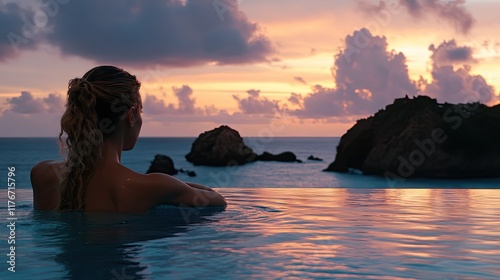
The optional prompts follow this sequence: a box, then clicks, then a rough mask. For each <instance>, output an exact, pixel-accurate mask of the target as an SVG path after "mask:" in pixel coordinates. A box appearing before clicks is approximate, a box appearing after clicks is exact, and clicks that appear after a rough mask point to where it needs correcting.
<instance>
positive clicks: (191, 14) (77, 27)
mask: <svg viewBox="0 0 500 280" xmlns="http://www.w3.org/2000/svg"><path fill="white" fill-rule="evenodd" d="M216 1H219V0H216ZM216 1H215V2H216ZM223 2H224V3H226V2H227V3H228V4H229V3H231V5H226V6H224V9H223V10H221V7H217V5H214V0H185V1H180V0H167V1H118V0H112V1H104V2H103V1H98V0H89V1H71V2H69V3H68V4H66V5H65V6H64V7H61V11H60V12H59V13H58V14H57V16H55V17H53V19H52V25H51V30H52V32H51V33H50V34H48V35H47V38H46V39H47V41H48V42H50V43H52V44H54V45H56V46H57V47H59V49H60V50H61V52H62V53H64V54H69V55H76V56H80V57H83V58H87V59H91V60H95V61H99V62H107V63H118V64H126V65H132V66H145V65H151V64H155V65H156V64H162V65H169V66H191V65H200V64H206V63H217V64H239V63H252V62H259V61H269V60H271V58H269V56H270V55H271V54H272V53H273V52H274V50H273V46H272V43H271V41H270V40H269V39H268V38H267V37H266V36H265V35H263V34H262V32H261V30H260V27H259V25H258V24H256V23H254V22H251V21H250V20H249V19H248V18H247V17H246V15H245V14H244V13H243V12H242V11H241V10H239V9H238V3H237V0H224V1H223Z"/></svg>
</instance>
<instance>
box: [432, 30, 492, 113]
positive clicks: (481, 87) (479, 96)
mask: <svg viewBox="0 0 500 280" xmlns="http://www.w3.org/2000/svg"><path fill="white" fill-rule="evenodd" d="M429 50H430V51H431V52H432V55H431V61H432V71H431V75H432V80H431V81H430V83H428V82H427V81H423V84H424V87H425V89H424V94H427V95H430V96H432V97H435V98H437V99H438V101H440V102H451V103H467V102H475V101H479V102H481V103H489V102H492V101H498V97H497V96H495V94H494V93H495V89H494V87H493V86H491V85H489V84H488V83H487V82H486V80H485V79H484V78H483V77H482V76H481V75H472V74H471V73H470V72H471V69H472V67H471V66H470V65H469V64H467V63H473V62H475V61H476V60H475V59H474V57H473V51H472V49H471V48H470V47H466V46H458V45H457V43H456V42H455V40H451V41H445V42H443V43H441V44H440V45H439V46H438V47H435V46H434V45H431V46H430V47H429ZM461 63H464V64H463V65H462V64H461ZM456 65H459V66H456Z"/></svg>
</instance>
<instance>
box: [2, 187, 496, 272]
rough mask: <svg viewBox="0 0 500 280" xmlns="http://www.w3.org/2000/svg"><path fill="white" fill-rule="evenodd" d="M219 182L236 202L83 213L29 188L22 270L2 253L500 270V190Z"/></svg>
mask: <svg viewBox="0 0 500 280" xmlns="http://www.w3.org/2000/svg"><path fill="white" fill-rule="evenodd" d="M219 191H220V192H221V193H223V194H224V195H225V196H226V197H227V198H228V201H229V206H228V208H227V209H226V210H225V211H220V210H211V211H208V210H192V209H180V208H175V207H161V208H158V209H155V210H154V211H152V212H151V213H148V214H145V215H129V214H127V215H122V214H102V213H100V214H92V213H87V214H85V215H81V214H78V213H70V214H54V213H42V212H34V211H33V210H32V202H31V192H30V191H29V190H18V195H17V197H16V201H17V205H16V206H17V208H16V217H17V218H18V221H17V226H16V238H17V240H16V245H17V247H16V248H17V251H16V254H17V259H16V260H17V262H16V264H17V265H16V270H17V272H16V273H15V275H14V274H12V273H10V272H8V271H7V270H6V269H7V265H6V263H5V261H6V256H5V252H2V254H1V255H2V256H3V257H1V258H3V259H4V260H3V261H2V263H3V271H2V272H1V275H2V277H1V278H2V279H7V278H4V277H6V276H9V277H11V279H116V280H123V279H499V278H500V219H499V218H498V217H500V193H499V191H498V190H478V189H474V190H468V189H346V188H344V189H325V188H290V189H283V188H258V189H255V188H226V189H219ZM5 195H6V194H5V193H4V192H2V193H0V199H1V200H2V201H5V200H6V197H5ZM0 212H1V217H2V221H6V213H7V211H6V206H5V204H2V206H1V207H0ZM5 223H6V222H5ZM1 234H2V235H1V239H2V240H6V235H7V231H6V230H5V229H4V230H1ZM2 242H3V241H2ZM4 245H5V243H4ZM2 248H5V246H2ZM2 250H3V251H5V249H2Z"/></svg>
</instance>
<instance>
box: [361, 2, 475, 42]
mask: <svg viewBox="0 0 500 280" xmlns="http://www.w3.org/2000/svg"><path fill="white" fill-rule="evenodd" d="M395 1H396V0H392V1H389V2H390V4H395ZM358 3H359V6H360V7H361V9H362V10H363V11H364V12H366V13H379V12H381V11H383V10H384V9H386V6H387V3H386V1H379V3H378V4H377V5H374V4H370V3H367V2H366V1H360V2H358ZM397 3H398V4H399V5H400V6H402V7H404V8H406V10H407V11H408V13H409V14H410V15H411V16H413V17H414V18H419V19H423V18H425V16H427V15H428V14H433V15H434V16H436V17H437V18H439V19H444V20H445V21H447V22H449V23H450V24H452V25H453V26H454V27H455V28H456V29H457V30H458V31H459V32H461V33H462V34H467V33H468V32H469V31H470V29H471V28H472V26H473V25H474V18H473V17H472V15H471V13H470V12H469V11H468V10H467V9H466V7H465V0H449V1H442V0H397Z"/></svg>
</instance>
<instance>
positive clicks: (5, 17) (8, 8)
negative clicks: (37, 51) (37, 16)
mask: <svg viewBox="0 0 500 280" xmlns="http://www.w3.org/2000/svg"><path fill="white" fill-rule="evenodd" d="M29 18H33V12H32V11H31V10H30V9H28V8H23V7H20V6H19V4H18V3H0V34H1V36H0V61H3V60H5V59H7V58H9V57H12V56H15V55H17V54H18V53H19V52H20V51H21V50H25V49H34V48H35V47H36V45H37V43H38V42H37V41H36V40H32V39H31V38H28V37H34V36H35V34H33V30H32V26H34V24H33V23H31V24H30V22H29V20H28V19H29ZM26 35H28V36H26Z"/></svg>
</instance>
